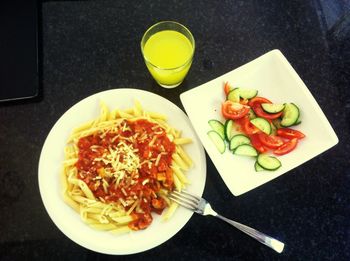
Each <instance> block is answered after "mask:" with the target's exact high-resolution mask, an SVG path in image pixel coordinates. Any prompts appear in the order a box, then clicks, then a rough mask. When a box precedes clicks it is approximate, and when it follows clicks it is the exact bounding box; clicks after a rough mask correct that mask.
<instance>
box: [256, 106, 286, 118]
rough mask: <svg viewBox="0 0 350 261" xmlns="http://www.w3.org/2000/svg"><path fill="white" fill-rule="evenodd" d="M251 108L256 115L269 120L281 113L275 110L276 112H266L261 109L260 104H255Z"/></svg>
mask: <svg viewBox="0 0 350 261" xmlns="http://www.w3.org/2000/svg"><path fill="white" fill-rule="evenodd" d="M252 109H253V111H254V112H255V114H256V115H258V116H259V117H262V118H265V119H269V120H273V119H277V118H279V117H281V116H282V113H283V111H281V112H277V113H267V112H265V111H264V110H263V108H262V107H261V104H259V105H256V106H255V107H252Z"/></svg>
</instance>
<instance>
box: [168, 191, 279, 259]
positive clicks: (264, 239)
mask: <svg viewBox="0 0 350 261" xmlns="http://www.w3.org/2000/svg"><path fill="white" fill-rule="evenodd" d="M169 198H170V199H171V200H173V201H174V202H176V203H178V204H179V205H181V206H183V207H185V208H187V209H189V210H191V211H193V212H196V213H198V214H200V215H203V216H206V215H212V216H214V217H217V218H219V219H221V220H223V221H226V222H227V223H229V224H230V225H232V226H234V227H235V228H237V229H239V230H241V231H242V232H244V233H246V234H247V235H249V236H251V237H252V238H254V239H256V240H258V241H259V242H260V243H263V244H264V245H266V246H268V247H270V248H272V249H273V250H275V251H276V252H278V253H281V252H282V251H283V248H284V244H283V243H282V242H281V241H279V240H277V239H274V238H272V237H270V236H268V235H265V234H264V233H261V232H259V231H257V230H255V229H253V228H250V227H248V226H246V225H243V224H241V223H238V222H236V221H233V220H231V219H228V218H225V217H223V216H221V215H219V214H218V213H216V212H215V211H214V210H213V209H212V208H211V206H210V204H209V203H208V201H206V200H205V199H203V198H200V197H197V196H194V195H191V194H189V193H188V192H186V191H184V190H182V191H181V193H180V192H178V191H173V192H171V193H169Z"/></svg>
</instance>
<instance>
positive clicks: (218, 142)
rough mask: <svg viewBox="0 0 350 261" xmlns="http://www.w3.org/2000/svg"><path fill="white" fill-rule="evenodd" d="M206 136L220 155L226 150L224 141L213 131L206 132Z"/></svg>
mask: <svg viewBox="0 0 350 261" xmlns="http://www.w3.org/2000/svg"><path fill="white" fill-rule="evenodd" d="M207 135H208V136H209V138H210V140H211V141H212V142H213V143H214V145H215V147H216V148H217V149H218V151H219V152H220V153H221V154H222V153H224V152H225V149H226V144H225V141H224V139H223V138H222V137H221V136H220V134H219V133H217V132H216V131H214V130H211V131H208V132H207Z"/></svg>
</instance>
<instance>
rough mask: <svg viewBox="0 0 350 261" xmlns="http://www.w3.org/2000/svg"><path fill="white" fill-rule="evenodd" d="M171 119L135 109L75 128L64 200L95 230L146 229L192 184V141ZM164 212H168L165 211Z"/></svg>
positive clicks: (65, 168)
mask: <svg viewBox="0 0 350 261" xmlns="http://www.w3.org/2000/svg"><path fill="white" fill-rule="evenodd" d="M166 119H167V117H166V116H165V115H163V114H159V113H156V112H147V111H145V110H143V108H142V106H141V104H140V103H139V102H138V101H135V104H134V107H133V108H130V109H126V110H119V109H116V110H113V111H109V109H108V108H107V106H106V104H105V103H101V113H100V117H99V118H97V119H95V120H93V121H90V122H87V123H84V124H83V125H81V126H79V127H77V128H75V129H74V130H73V131H72V133H71V135H70V137H69V139H68V142H67V144H66V147H65V160H64V162H63V167H62V172H61V178H62V184H63V198H64V200H65V202H66V203H67V204H68V205H70V206H71V207H72V208H73V209H74V210H76V211H77V212H78V213H79V214H80V217H81V219H82V220H83V221H84V222H85V223H87V224H88V225H90V226H91V227H93V228H95V229H99V230H108V231H111V232H115V233H121V232H126V231H130V230H140V229H145V228H147V227H148V226H149V225H150V224H151V223H152V220H153V217H152V213H156V214H162V215H163V219H165V220H166V219H169V218H170V217H171V216H172V215H173V213H174V212H175V210H176V208H177V204H176V203H175V202H172V201H170V200H169V199H168V197H167V194H168V192H169V191H172V190H174V189H176V190H178V191H181V189H183V188H184V187H185V186H186V185H187V184H188V183H189V181H188V179H187V176H186V171H187V170H188V169H189V168H190V167H191V166H192V164H193V163H192V160H191V158H190V157H189V155H188V154H187V153H186V152H185V150H184V149H183V147H182V146H183V145H185V144H187V143H190V142H191V139H189V138H183V137H181V132H180V131H179V130H177V129H174V128H172V127H171V126H169V125H168V123H167V122H166ZM163 212H164V213H163Z"/></svg>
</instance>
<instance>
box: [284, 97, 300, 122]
mask: <svg viewBox="0 0 350 261" xmlns="http://www.w3.org/2000/svg"><path fill="white" fill-rule="evenodd" d="M299 115H300V111H299V108H298V106H296V105H295V104H294V103H287V104H286V105H285V106H284V110H283V117H282V121H281V125H282V126H283V127H289V126H292V125H294V124H295V123H296V122H297V121H298V119H299Z"/></svg>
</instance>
